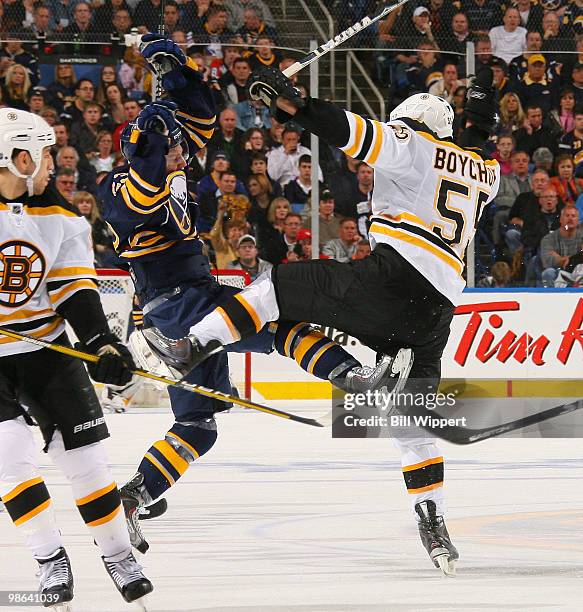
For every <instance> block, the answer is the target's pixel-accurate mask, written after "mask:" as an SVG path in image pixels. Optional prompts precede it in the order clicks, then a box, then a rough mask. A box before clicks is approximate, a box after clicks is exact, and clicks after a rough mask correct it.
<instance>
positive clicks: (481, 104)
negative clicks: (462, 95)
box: [464, 67, 499, 134]
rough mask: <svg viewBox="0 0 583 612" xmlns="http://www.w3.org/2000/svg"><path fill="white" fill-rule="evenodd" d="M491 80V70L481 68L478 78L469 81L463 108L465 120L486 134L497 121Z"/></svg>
mask: <svg viewBox="0 0 583 612" xmlns="http://www.w3.org/2000/svg"><path fill="white" fill-rule="evenodd" d="M493 80H494V73H493V72H492V68H489V67H486V68H482V70H480V72H479V74H478V76H475V77H473V78H472V79H471V80H470V85H469V87H468V91H467V93H466V105H465V108H464V112H465V116H466V118H467V119H469V120H470V121H471V122H472V123H473V124H474V125H475V126H476V127H478V128H480V129H481V130H484V131H486V132H488V134H491V133H492V132H493V131H494V129H495V127H496V125H497V124H498V119H499V117H498V113H497V112H496V90H495V89H494V87H493V86H492V83H493Z"/></svg>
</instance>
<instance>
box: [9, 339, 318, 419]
mask: <svg viewBox="0 0 583 612" xmlns="http://www.w3.org/2000/svg"><path fill="white" fill-rule="evenodd" d="M0 334H4V335H5V336H8V337H9V338H13V339H14V340H21V341H22V342H28V343H29V344H35V345H37V346H41V347H42V348H46V349H50V350H51V351H56V352H57V353H63V354H64V355H69V356H70V357H76V358H77V359H82V360H83V361H87V362H89V363H97V362H98V361H99V357H98V356H97V355H92V354H91V353H86V352H85V351H79V350H77V349H74V348H71V347H69V346H63V345H62V344H58V343H56V342H48V341H47V340H41V339H40V338H34V337H33V336H29V335H27V334H22V333H20V332H15V331H12V330H11V329H6V328H5V327H0ZM132 374H135V375H136V376H142V377H144V378H149V379H150V380H155V381H158V382H162V383H164V384H165V385H169V386H170V385H171V386H174V387H178V388H179V389H184V391H190V392H191V393H198V394H199V395H204V397H210V398H212V399H216V400H219V401H221V402H225V403H233V404H237V405H239V406H243V408H249V409H251V410H258V411H259V412H265V413H266V414H271V415H273V416H277V417H280V418H282V419H288V420H290V421H296V422H297V423H304V424H305V425H312V426H313V427H324V426H323V425H322V423H319V422H318V421H316V420H315V419H307V418H305V417H301V416H298V415H296V414H290V413H289V412H284V411H283V410H277V409H276V408H268V407H267V406H263V405H261V404H256V403H255V402H252V401H250V400H246V399H241V398H240V397H235V396H234V395H228V394H227V393H223V392H222V391H216V390H214V389H207V388H206V387H202V386H201V385H194V384H192V383H187V382H184V381H182V380H173V379H172V378H168V377H166V376H158V375H157V374H152V373H151V372H146V371H145V370H140V369H137V370H132Z"/></svg>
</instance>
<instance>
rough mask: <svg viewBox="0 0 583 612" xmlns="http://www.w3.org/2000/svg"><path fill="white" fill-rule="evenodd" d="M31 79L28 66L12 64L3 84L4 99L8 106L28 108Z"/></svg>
mask: <svg viewBox="0 0 583 612" xmlns="http://www.w3.org/2000/svg"><path fill="white" fill-rule="evenodd" d="M29 89H30V79H29V77H28V72H27V71H26V68H24V66H22V65H20V64H12V65H11V66H10V67H9V68H8V69H7V70H6V75H5V76H4V84H3V85H2V101H3V102H4V104H5V105H6V106H10V107H12V108H19V109H22V110H26V111H27V110H28V104H27V100H28V91H29Z"/></svg>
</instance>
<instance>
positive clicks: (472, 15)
mask: <svg viewBox="0 0 583 612" xmlns="http://www.w3.org/2000/svg"><path fill="white" fill-rule="evenodd" d="M461 10H462V12H464V13H465V14H466V15H467V16H468V19H469V20H470V28H471V30H472V32H474V33H476V32H488V31H490V30H491V29H492V28H493V27H494V26H498V25H500V24H501V23H502V10H501V8H500V4H499V3H498V2H496V1H495V0H462V2H461Z"/></svg>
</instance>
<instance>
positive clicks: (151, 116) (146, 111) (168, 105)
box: [136, 100, 180, 136]
mask: <svg viewBox="0 0 583 612" xmlns="http://www.w3.org/2000/svg"><path fill="white" fill-rule="evenodd" d="M177 108H178V106H177V105H176V104H175V103H174V102H170V101H169V100H159V101H157V102H152V103H151V104H147V105H146V106H144V108H143V109H142V110H141V111H140V114H139V115H138V118H137V119H136V126H137V128H138V130H140V132H157V133H158V134H164V135H166V136H168V135H169V134H172V133H173V132H174V131H175V130H176V129H180V126H179V125H178V123H177V121H176V117H175V113H176V110H177Z"/></svg>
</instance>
